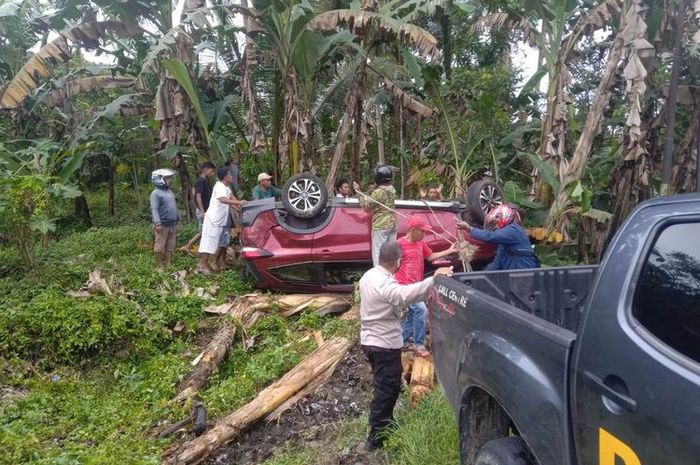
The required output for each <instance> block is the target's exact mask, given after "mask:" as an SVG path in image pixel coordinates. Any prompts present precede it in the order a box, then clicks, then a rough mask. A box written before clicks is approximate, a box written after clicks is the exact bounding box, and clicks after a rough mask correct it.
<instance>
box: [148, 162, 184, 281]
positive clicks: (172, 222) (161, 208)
mask: <svg viewBox="0 0 700 465" xmlns="http://www.w3.org/2000/svg"><path fill="white" fill-rule="evenodd" d="M174 174H175V172H174V171H172V170H169V169H159V170H155V171H154V172H153V173H151V181H153V184H154V185H155V186H156V188H155V189H153V192H151V216H153V228H154V231H155V244H154V245H153V252H154V253H155V255H156V267H157V268H158V271H163V270H164V267H169V266H171V265H172V263H173V251H174V250H175V241H176V240H177V225H178V223H180V212H178V211H177V203H176V202H175V193H174V192H173V191H172V189H170V184H171V183H172V182H173V175H174Z"/></svg>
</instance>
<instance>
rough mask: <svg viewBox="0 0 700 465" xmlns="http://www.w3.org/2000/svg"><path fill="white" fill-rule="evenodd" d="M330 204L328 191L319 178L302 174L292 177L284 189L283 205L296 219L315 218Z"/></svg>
mask: <svg viewBox="0 0 700 465" xmlns="http://www.w3.org/2000/svg"><path fill="white" fill-rule="evenodd" d="M327 203H328V191H326V186H325V185H324V184H323V182H322V181H321V179H320V178H319V177H318V176H315V175H313V174H310V173H301V174H297V175H294V176H292V177H291V178H289V179H288V180H287V182H285V183H284V186H283V187H282V205H284V209H285V210H286V211H287V213H289V214H290V215H292V216H294V217H296V218H314V217H316V216H317V215H318V214H319V213H321V212H322V211H323V210H324V209H325V208H326V204H327Z"/></svg>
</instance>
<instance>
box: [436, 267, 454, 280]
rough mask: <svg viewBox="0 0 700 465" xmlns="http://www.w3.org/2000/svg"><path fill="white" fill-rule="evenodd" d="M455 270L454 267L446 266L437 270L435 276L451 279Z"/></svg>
mask: <svg viewBox="0 0 700 465" xmlns="http://www.w3.org/2000/svg"><path fill="white" fill-rule="evenodd" d="M453 268H454V267H452V266H444V267H442V268H438V269H437V270H435V273H434V276H445V277H447V278H449V277H450V276H452V269H453Z"/></svg>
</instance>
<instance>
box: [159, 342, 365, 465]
mask: <svg viewBox="0 0 700 465" xmlns="http://www.w3.org/2000/svg"><path fill="white" fill-rule="evenodd" d="M352 345H353V341H350V340H348V339H345V338H339V337H336V338H333V339H330V340H328V341H326V342H325V343H324V344H323V345H322V346H321V347H319V348H318V349H316V351H315V352H313V353H312V354H311V355H309V356H308V357H306V358H305V359H304V360H303V361H302V362H301V363H299V364H298V365H297V366H296V367H294V368H293V369H291V370H290V371H289V372H287V374H286V375H284V376H283V377H282V378H280V379H279V380H277V381H276V382H274V383H272V384H271V385H270V386H268V387H267V388H266V389H264V390H263V391H262V392H260V394H258V396H257V397H256V398H255V399H253V400H252V401H251V402H249V403H248V404H246V405H244V406H243V407H241V408H239V409H238V410H236V411H234V412H233V413H231V414H229V415H227V416H226V417H224V418H222V419H221V420H219V421H218V422H217V423H216V425H215V426H214V427H213V428H211V429H210V430H209V431H207V432H206V433H204V434H203V435H202V436H200V437H198V438H195V439H192V440H190V441H188V442H186V443H184V444H182V445H181V446H180V447H178V448H177V449H174V450H173V451H172V452H170V453H168V455H166V456H165V457H164V458H163V461H162V462H161V463H163V464H165V465H175V464H177V465H185V464H193V463H200V462H201V461H202V460H204V459H205V458H207V457H208V456H209V455H211V454H212V453H213V452H214V451H215V450H217V449H218V448H220V447H222V446H223V445H225V444H228V443H229V442H231V441H233V440H234V439H236V438H237V437H238V436H240V434H241V433H242V432H243V431H244V430H245V429H246V428H248V427H249V426H250V425H252V424H253V423H255V422H256V421H258V420H260V419H262V418H264V417H266V416H267V415H269V414H271V413H273V412H274V411H275V410H276V409H277V408H278V407H279V406H280V405H282V404H283V403H284V402H285V401H286V400H287V399H289V398H290V397H292V396H294V395H295V394H296V393H298V392H299V391H301V390H302V389H304V388H305V387H306V386H307V385H308V384H309V383H310V382H313V380H314V379H316V378H317V377H318V376H323V375H325V374H326V373H327V371H328V369H329V368H330V367H331V366H334V365H335V364H337V363H338V361H340V360H341V359H342V358H343V357H344V356H345V354H346V353H347V352H348V350H349V349H350V347H352Z"/></svg>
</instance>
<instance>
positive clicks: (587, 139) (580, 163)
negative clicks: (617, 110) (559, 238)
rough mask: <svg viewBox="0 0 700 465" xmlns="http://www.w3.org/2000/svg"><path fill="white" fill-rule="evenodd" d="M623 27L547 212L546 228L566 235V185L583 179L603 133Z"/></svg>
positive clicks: (563, 164)
mask: <svg viewBox="0 0 700 465" xmlns="http://www.w3.org/2000/svg"><path fill="white" fill-rule="evenodd" d="M621 22H622V23H623V24H624V23H625V19H622V20H621ZM624 27H626V26H622V25H621V32H620V33H618V34H617V36H616V37H615V40H614V42H613V44H612V47H611V49H610V52H609V54H608V62H607V64H606V66H605V71H604V72H603V76H602V77H601V79H600V83H599V84H598V90H597V91H596V95H595V97H594V98H593V103H592V105H591V108H590V110H589V111H588V115H586V122H585V123H584V126H583V131H582V132H581V136H580V137H579V140H578V143H577V145H576V150H575V151H574V155H573V157H572V159H571V162H570V163H569V162H567V161H566V160H564V159H562V160H561V162H560V167H561V168H560V177H559V183H560V186H559V192H558V193H557V196H556V198H555V200H554V202H553V203H552V206H551V207H550V209H549V213H548V214H547V219H546V221H545V228H547V229H554V228H555V229H556V230H558V231H560V232H562V233H564V234H565V233H566V227H567V225H568V218H569V216H568V214H567V207H568V206H569V197H568V195H567V192H566V187H567V186H568V185H569V183H571V182H572V181H575V180H577V179H580V178H581V175H582V174H583V169H584V168H585V166H586V162H588V156H589V155H590V152H591V146H592V145H593V140H594V139H595V136H596V135H598V133H599V132H600V123H601V121H602V119H603V112H604V111H605V108H606V107H607V106H608V103H609V101H610V86H611V84H612V82H613V78H614V77H615V71H616V70H617V68H618V65H619V63H620V58H621V57H622V50H623V48H624V46H625V39H624V38H623V33H624V32H625V31H624Z"/></svg>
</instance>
